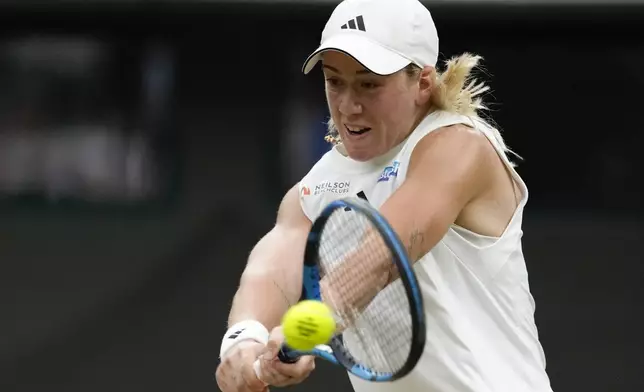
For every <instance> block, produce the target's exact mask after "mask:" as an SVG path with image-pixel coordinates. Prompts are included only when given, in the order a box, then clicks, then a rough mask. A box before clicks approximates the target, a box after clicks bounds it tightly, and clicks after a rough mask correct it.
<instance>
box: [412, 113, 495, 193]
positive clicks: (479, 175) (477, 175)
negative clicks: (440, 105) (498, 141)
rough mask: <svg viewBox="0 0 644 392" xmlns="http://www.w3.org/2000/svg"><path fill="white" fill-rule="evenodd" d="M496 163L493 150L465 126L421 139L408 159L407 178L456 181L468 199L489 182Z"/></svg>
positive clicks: (480, 135) (455, 125)
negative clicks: (463, 187)
mask: <svg viewBox="0 0 644 392" xmlns="http://www.w3.org/2000/svg"><path fill="white" fill-rule="evenodd" d="M496 159H498V156H497V154H496V151H495V150H494V147H493V146H492V145H491V144H490V142H489V140H488V139H487V137H486V136H485V135H484V134H483V133H482V132H480V131H478V130H476V129H473V128H471V127H469V126H467V125H465V124H454V125H449V126H445V127H442V128H439V129H437V130H435V131H433V132H431V133H429V134H428V135H426V136H425V137H423V139H421V140H420V141H419V142H418V144H417V145H416V148H415V149H414V152H413V153H412V156H411V161H410V164H409V176H427V175H430V176H432V177H435V176H440V177H444V178H446V179H448V178H452V179H457V180H458V181H459V182H460V183H461V185H464V186H465V188H468V191H467V192H466V193H467V194H468V195H469V196H472V194H473V193H477V192H478V191H480V190H482V189H484V188H485V186H486V184H489V182H490V181H492V177H493V176H492V175H491V172H492V171H491V170H490V169H491V168H492V167H493V165H494V161H495V160H496Z"/></svg>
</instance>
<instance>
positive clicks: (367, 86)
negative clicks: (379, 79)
mask: <svg viewBox="0 0 644 392" xmlns="http://www.w3.org/2000/svg"><path fill="white" fill-rule="evenodd" d="M360 86H362V88H363V89H365V90H373V89H375V88H378V87H379V86H380V85H379V84H378V83H375V82H368V81H365V82H362V83H360Z"/></svg>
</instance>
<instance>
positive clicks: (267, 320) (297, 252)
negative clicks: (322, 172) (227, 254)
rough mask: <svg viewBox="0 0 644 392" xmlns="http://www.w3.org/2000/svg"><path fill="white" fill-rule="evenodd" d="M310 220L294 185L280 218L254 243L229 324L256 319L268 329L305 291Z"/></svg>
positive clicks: (282, 206)
mask: <svg viewBox="0 0 644 392" xmlns="http://www.w3.org/2000/svg"><path fill="white" fill-rule="evenodd" d="M310 229H311V221H310V220H309V219H308V218H307V217H306V216H305V215H304V213H303V211H302V208H301V206H300V202H299V188H298V186H297V185H295V186H294V187H292V188H291V189H290V190H289V191H288V192H287V193H286V195H285V196H284V199H282V202H281V204H280V207H279V211H278V213H277V221H276V223H275V226H274V227H273V229H271V231H269V232H268V233H267V234H266V235H265V236H264V237H263V238H262V239H261V240H260V241H259V242H258V243H257V245H255V247H254V248H253V250H252V251H251V253H250V256H249V258H248V262H247V265H246V268H245V269H244V272H243V274H242V276H241V280H240V285H239V288H238V289H237V292H236V293H235V296H234V299H233V304H232V308H231V310H230V314H229V317H228V324H229V326H232V325H233V324H235V323H237V322H239V321H242V320H249V319H250V320H256V321H259V322H260V323H262V324H263V325H264V326H265V327H266V328H267V329H268V330H269V331H270V330H271V329H272V328H274V327H276V326H278V325H279V324H280V320H281V318H282V315H283V314H284V313H285V312H286V311H287V310H288V308H289V307H290V306H291V305H293V304H295V303H296V302H297V301H298V300H299V299H300V295H301V292H302V268H303V258H304V248H305V246H306V238H307V236H308V233H309V230H310Z"/></svg>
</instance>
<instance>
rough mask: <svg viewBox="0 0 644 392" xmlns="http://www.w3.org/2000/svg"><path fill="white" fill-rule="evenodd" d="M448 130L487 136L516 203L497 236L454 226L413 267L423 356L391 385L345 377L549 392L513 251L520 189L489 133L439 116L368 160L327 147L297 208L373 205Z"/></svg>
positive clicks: (472, 390) (362, 386)
mask: <svg viewBox="0 0 644 392" xmlns="http://www.w3.org/2000/svg"><path fill="white" fill-rule="evenodd" d="M454 124H466V125H468V126H471V127H474V128H476V129H478V130H480V131H481V132H483V133H484V134H485V136H487V137H488V139H489V140H490V142H491V143H492V145H493V146H494V147H495V148H496V150H497V152H498V154H499V156H500V157H501V158H502V159H503V162H505V164H506V166H507V167H508V170H509V171H510V172H511V173H512V175H513V176H514V179H515V181H516V183H517V184H518V185H519V187H520V189H521V191H522V194H523V197H522V199H521V201H520V204H519V206H518V208H517V209H516V211H515V213H514V215H513V217H512V219H511V221H510V223H509V225H508V227H507V228H506V230H505V232H504V233H503V235H502V236H501V237H499V238H492V237H485V236H482V235H479V234H476V233H473V232H471V231H469V230H466V229H464V228H461V227H458V226H456V225H453V226H451V228H450V229H449V230H448V232H447V233H446V234H445V236H444V237H443V239H442V240H441V241H440V242H439V243H438V244H437V245H436V246H435V247H434V248H433V249H432V250H431V251H430V252H429V253H427V254H426V255H425V256H423V258H422V259H421V260H419V261H418V262H417V263H416V264H415V267H414V269H415V271H416V274H417V276H418V279H419V283H420V288H421V292H422V294H423V301H424V306H425V315H426V323H427V340H426V344H425V349H424V352H423V355H422V357H421V359H420V361H419V362H418V364H417V366H416V367H415V368H414V370H413V371H412V372H411V373H409V374H408V375H407V376H405V377H403V378H402V379H400V380H397V381H394V382H390V383H371V382H367V381H363V380H360V379H358V378H356V377H354V376H352V375H350V380H351V383H352V384H353V387H354V390H355V391H356V392H374V391H375V392H378V391H381V392H394V391H404V392H548V391H552V389H551V387H550V381H549V379H548V376H547V374H546V371H545V357H544V353H543V350H542V347H541V344H540V342H539V338H538V333H537V328H536V326H535V323H534V310H535V306H534V301H533V298H532V295H531V294H530V288H529V285H528V274H527V270H526V265H525V261H524V258H523V252H522V248H521V236H522V234H523V232H522V229H521V223H522V216H523V208H524V206H525V204H526V201H527V197H528V191H527V188H526V186H525V184H524V182H523V181H522V179H521V178H520V177H519V175H518V174H517V172H516V171H515V170H514V167H513V165H512V164H511V162H510V161H509V159H508V157H507V156H506V153H505V148H504V145H503V141H502V139H501V137H500V135H499V134H498V132H497V131H496V130H495V129H493V128H491V127H489V126H488V125H487V124H485V123H483V122H482V121H478V120H476V119H470V118H468V117H465V116H461V115H457V114H452V113H448V112H443V111H437V112H433V113H431V114H429V115H428V116H427V117H426V118H425V119H424V120H423V121H422V122H421V123H420V124H419V125H418V127H417V128H416V129H415V130H414V132H413V133H412V134H411V135H410V136H409V137H408V138H407V139H406V140H405V141H404V142H402V143H401V144H400V145H398V146H396V147H395V148H394V149H392V150H391V151H390V152H389V153H387V154H385V155H384V156H380V157H378V158H375V159H373V160H371V161H368V162H358V161H354V160H352V159H350V158H348V157H347V156H345V155H343V154H342V153H341V152H340V149H341V147H339V146H335V147H334V148H333V149H332V150H330V151H329V152H328V153H326V154H325V155H324V156H323V157H322V158H321V159H320V160H319V161H318V162H317V163H316V164H315V166H314V167H313V168H312V169H311V170H310V172H309V173H308V174H307V175H306V176H305V177H304V178H303V179H302V181H301V182H300V185H299V188H300V202H301V206H302V209H303V211H304V213H305V214H306V216H308V218H309V219H311V220H312V221H313V220H315V218H316V217H317V216H318V214H319V213H320V212H321V210H322V209H323V208H324V207H325V206H326V205H327V204H328V203H329V202H331V201H333V200H335V199H338V198H344V197H351V196H354V197H355V196H358V195H359V197H363V198H366V199H367V200H368V201H369V202H370V204H371V205H373V206H375V207H376V208H379V207H380V206H381V205H382V204H383V203H384V202H385V201H386V200H387V198H389V196H390V195H391V194H392V193H393V192H394V191H395V190H396V189H397V188H398V187H399V186H400V185H401V184H402V183H403V181H405V177H406V174H407V169H408V166H409V160H410V157H411V154H412V151H413V150H414V147H415V146H416V144H418V142H419V141H420V140H421V139H422V138H423V137H424V136H425V135H427V134H428V133H430V132H432V131H433V130H435V129H438V128H441V127H444V126H449V125H454ZM411 208H413V207H411ZM383 312H386V310H383ZM345 340H346V339H345Z"/></svg>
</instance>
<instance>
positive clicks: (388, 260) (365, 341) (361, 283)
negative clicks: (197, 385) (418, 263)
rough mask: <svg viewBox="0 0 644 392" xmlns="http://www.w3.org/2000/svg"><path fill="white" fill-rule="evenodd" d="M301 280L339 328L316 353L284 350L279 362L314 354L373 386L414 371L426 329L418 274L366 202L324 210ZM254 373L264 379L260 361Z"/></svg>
mask: <svg viewBox="0 0 644 392" xmlns="http://www.w3.org/2000/svg"><path fill="white" fill-rule="evenodd" d="M374 266H379V267H377V268H374ZM369 271H371V273H369ZM303 278H304V279H303V291H302V299H312V300H322V301H324V302H325V303H327V304H328V305H330V306H331V308H332V309H333V310H334V313H335V317H336V322H337V324H338V326H339V328H338V330H337V331H336V333H335V335H334V336H333V337H332V338H331V340H330V341H329V342H328V344H327V345H318V346H316V347H315V348H314V349H313V350H311V351H297V350H292V349H290V348H289V347H287V346H286V345H284V346H283V347H282V349H281V351H280V353H279V359H280V360H281V361H282V362H286V363H293V362H295V361H297V359H298V358H299V357H300V356H303V355H313V356H316V357H319V358H322V359H324V360H327V361H329V362H332V363H334V364H337V365H341V366H343V367H345V368H346V369H347V370H348V371H349V372H350V373H352V374H354V375H355V376H357V377H360V378H362V379H364V380H368V381H374V382H387V381H393V380H396V379H399V378H401V377H403V376H405V375H406V374H408V373H409V372H410V371H411V370H412V369H413V368H414V367H415V366H416V363H417V362H418V360H419V358H420V356H421V354H422V352H423V348H424V345H425V331H426V330H425V317H424V312H423V301H422V297H421V294H420V290H419V287H418V282H417V279H416V275H415V274H414V271H413V268H412V265H411V263H410V260H409V258H408V256H407V252H406V250H405V247H404V246H403V244H402V243H401V241H400V239H399V238H398V236H397V235H396V233H395V232H394V231H393V229H392V228H391V227H390V225H389V223H388V222H387V221H386V220H385V219H384V218H383V217H382V215H380V213H379V212H378V211H377V210H376V209H374V208H373V207H371V205H370V204H368V202H366V201H364V200H362V199H358V198H346V199H340V200H336V201H333V202H331V203H330V204H329V205H328V206H327V207H326V208H325V209H324V210H323V211H322V213H321V214H320V216H319V217H318V218H317V219H316V220H315V222H314V223H313V226H312V228H311V231H310V233H309V236H308V239H307V244H306V249H305V252H304V277H303ZM255 372H256V373H257V375H258V377H259V378H260V379H261V374H260V373H261V371H260V366H259V359H258V360H257V361H256V362H255Z"/></svg>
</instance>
